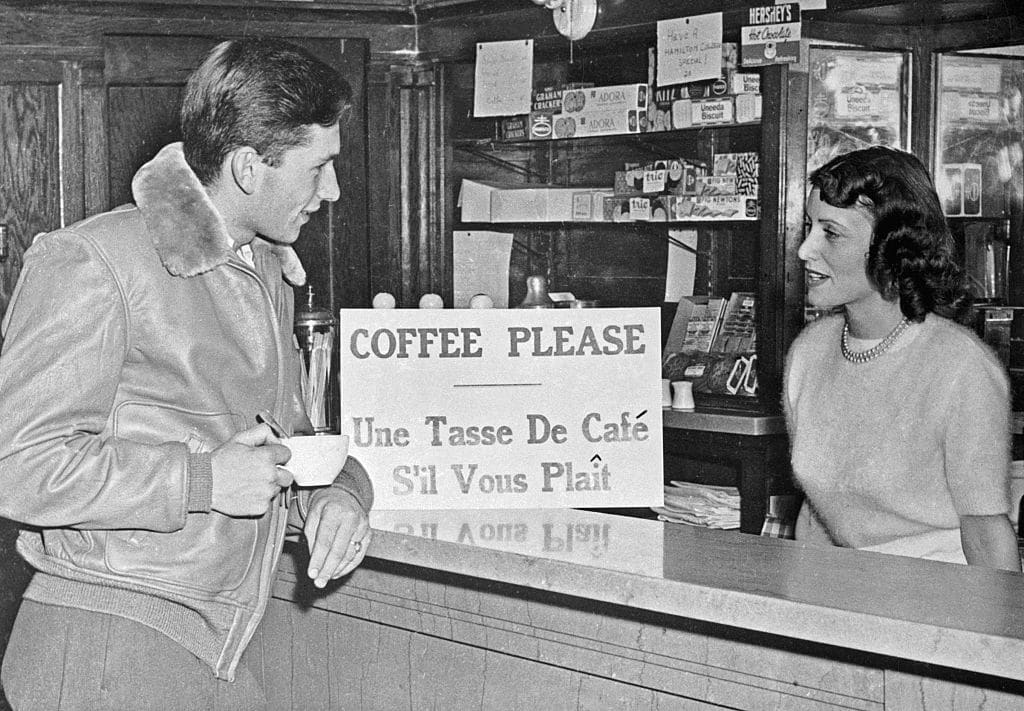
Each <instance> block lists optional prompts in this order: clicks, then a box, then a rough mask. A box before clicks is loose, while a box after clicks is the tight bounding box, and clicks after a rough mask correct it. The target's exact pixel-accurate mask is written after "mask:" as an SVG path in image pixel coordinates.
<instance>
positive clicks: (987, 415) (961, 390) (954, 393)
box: [944, 344, 1011, 516]
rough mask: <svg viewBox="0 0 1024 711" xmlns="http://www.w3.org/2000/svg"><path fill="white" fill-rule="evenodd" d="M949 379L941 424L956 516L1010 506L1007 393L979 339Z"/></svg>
mask: <svg viewBox="0 0 1024 711" xmlns="http://www.w3.org/2000/svg"><path fill="white" fill-rule="evenodd" d="M972 346H973V347H972V351H973V357H970V358H963V359H962V360H961V362H960V363H959V364H958V366H957V368H956V377H955V378H953V379H952V382H951V387H952V390H951V392H950V393H949V394H948V399H947V418H946V429H945V445H944V446H945V458H946V479H947V482H948V485H949V489H950V492H951V494H952V497H953V505H954V507H955V508H956V511H957V513H958V514H959V515H960V516H986V515H992V514H1003V513H1007V512H1008V511H1009V506H1010V492H1009V477H1010V473H1009V472H1010V425H1011V415H1010V397H1009V384H1008V381H1007V378H1006V374H1005V373H1004V372H1003V369H1002V367H1001V365H1000V364H999V363H998V362H996V361H995V359H994V358H993V357H991V356H990V355H989V354H987V353H984V352H982V350H981V348H982V346H981V345H980V344H972Z"/></svg>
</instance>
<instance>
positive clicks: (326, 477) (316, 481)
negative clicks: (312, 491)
mask: <svg viewBox="0 0 1024 711" xmlns="http://www.w3.org/2000/svg"><path fill="white" fill-rule="evenodd" d="M284 445H285V446H286V447H288V449H290V450H291V451H292V456H291V459H289V460H288V461H287V462H285V463H284V464H283V465H282V466H283V467H284V468H285V469H287V470H288V471H290V472H291V473H292V476H293V477H295V483H296V484H298V485H299V486H329V485H330V484H331V483H333V482H334V478H335V477H336V476H338V473H339V472H340V471H341V468H342V467H343V466H344V465H345V459H346V458H347V457H348V437H347V436H346V435H330V434H328V435H300V436H297V437H289V438H288V439H286V440H284Z"/></svg>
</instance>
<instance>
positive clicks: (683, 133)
mask: <svg viewBox="0 0 1024 711" xmlns="http://www.w3.org/2000/svg"><path fill="white" fill-rule="evenodd" d="M760 127H761V122H760V121H747V122H744V123H727V124H719V125H716V126H692V127H690V128H677V129H674V130H672V131H649V132H645V133H617V134H612V135H608V136H574V137H572V138H549V139H544V140H530V139H528V138H519V139H514V140H508V141H506V140H503V139H500V138H453V139H452V145H453V146H454V147H455V148H495V147H500V146H509V147H523V146H535V147H538V148H539V147H542V146H552V145H556V146H559V145H560V146H564V145H567V144H570V145H588V144H591V143H593V144H595V145H607V144H608V143H609V142H614V141H623V142H630V143H636V142H638V141H639V142H642V141H645V140H655V141H660V140H671V139H673V138H676V139H679V138H684V137H687V136H693V135H694V134H701V133H704V132H707V131H722V130H732V129H741V130H742V129H749V128H760Z"/></svg>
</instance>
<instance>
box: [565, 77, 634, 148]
mask: <svg viewBox="0 0 1024 711" xmlns="http://www.w3.org/2000/svg"><path fill="white" fill-rule="evenodd" d="M648 94H649V89H648V86H647V85H646V84H616V85H611V86H595V87H591V88H590V89H568V90H566V91H564V92H563V93H562V113H563V118H564V119H566V121H567V122H571V123H572V127H571V128H569V127H568V126H567V127H566V130H567V131H571V134H570V135H575V136H607V135H615V134H623V133H640V129H641V125H645V124H646V121H647V99H648ZM556 123H557V119H556ZM558 133H559V131H558V130H557V127H556V130H555V135H556V137H557V136H558Z"/></svg>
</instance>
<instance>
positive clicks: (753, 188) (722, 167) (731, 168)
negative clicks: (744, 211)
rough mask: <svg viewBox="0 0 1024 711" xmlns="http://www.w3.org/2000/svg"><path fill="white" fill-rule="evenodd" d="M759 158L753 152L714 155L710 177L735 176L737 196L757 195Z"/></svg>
mask: <svg viewBox="0 0 1024 711" xmlns="http://www.w3.org/2000/svg"><path fill="white" fill-rule="evenodd" d="M760 165H761V158H760V156H759V155H758V154H757V153H756V152H754V151H745V152H741V153H716V154H715V156H714V160H713V161H712V169H711V174H712V175H734V176H736V193H737V194H738V195H757V193H758V178H759V175H760Z"/></svg>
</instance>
